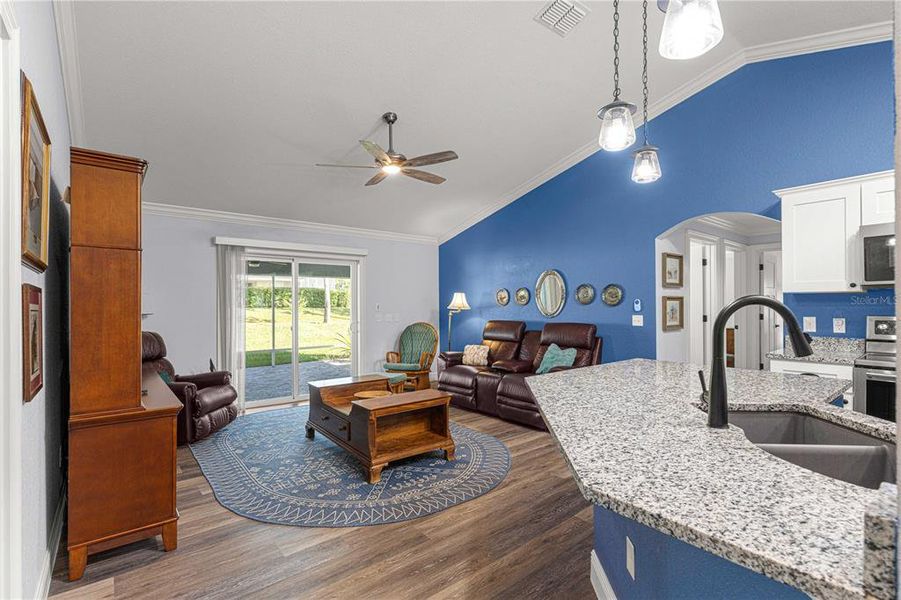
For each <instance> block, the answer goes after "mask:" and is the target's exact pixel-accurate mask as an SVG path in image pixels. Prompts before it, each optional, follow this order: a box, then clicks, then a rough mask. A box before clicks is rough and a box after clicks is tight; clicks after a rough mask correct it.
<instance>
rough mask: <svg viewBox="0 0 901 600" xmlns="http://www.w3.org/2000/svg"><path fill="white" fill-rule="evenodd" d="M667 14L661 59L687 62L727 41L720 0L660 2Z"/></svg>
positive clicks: (673, 0) (661, 38) (664, 0)
mask: <svg viewBox="0 0 901 600" xmlns="http://www.w3.org/2000/svg"><path fill="white" fill-rule="evenodd" d="M657 6H658V7H659V8H660V10H662V11H664V12H665V13H666V18H665V19H664V20H663V32H662V33H661V34H660V46H659V51H660V56H662V57H663V58H670V59H673V60H686V59H689V58H695V57H696V56H701V55H702V54H704V53H705V52H707V51H709V50H711V49H712V48H713V47H714V46H716V45H717V44H719V43H720V40H722V39H723V19H722V18H721V17H720V8H719V6H718V5H717V3H716V0H669V1H668V2H667V0H657Z"/></svg>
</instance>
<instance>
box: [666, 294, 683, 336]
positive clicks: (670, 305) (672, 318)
mask: <svg viewBox="0 0 901 600" xmlns="http://www.w3.org/2000/svg"><path fill="white" fill-rule="evenodd" d="M662 304H663V305H662V309H663V310H662V312H661V314H662V323H663V331H675V330H678V329H682V328H683V327H684V326H685V324H684V323H685V321H684V317H683V313H684V312H685V299H684V298H683V297H682V296H664V297H663V299H662Z"/></svg>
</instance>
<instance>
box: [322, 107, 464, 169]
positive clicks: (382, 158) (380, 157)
mask: <svg viewBox="0 0 901 600" xmlns="http://www.w3.org/2000/svg"><path fill="white" fill-rule="evenodd" d="M382 119H383V120H384V121H385V123H387V124H388V151H387V152H386V151H385V150H382V147H381V146H379V145H378V144H376V143H375V142H370V141H369V140H360V145H361V146H363V149H364V150H366V152H368V153H369V154H371V155H372V157H373V158H375V164H374V165H365V166H364V165H324V164H318V163H317V164H316V166H317V167H343V168H345V169H378V170H379V172H378V173H376V174H375V175H373V176H372V178H371V179H370V180H369V181H367V182H366V184H365V185H375V184H377V183H379V182H381V181H382V180H383V179H385V178H386V177H388V176H389V175H396V174H398V173H400V174H401V175H406V176H407V177H412V178H413V179H418V180H420V181H425V182H426V183H434V184H439V183H444V182H445V181H447V180H446V179H445V178H444V177H439V176H438V175H435V174H434V173H428V172H426V171H420V170H419V169H414V168H412V167H424V166H426V165H436V164H438V163H443V162H447V161H449V160H456V159H457V158H458V157H457V153H456V152H454V151H453V150H445V151H444V152H435V153H434V154H424V155H422V156H417V157H415V158H407V157H406V156H404V155H403V154H400V153H399V152H395V151H394V131H393V129H392V128H393V126H394V123H395V122H396V121H397V115H396V114H395V113H393V112H386V113H385V114H383V115H382Z"/></svg>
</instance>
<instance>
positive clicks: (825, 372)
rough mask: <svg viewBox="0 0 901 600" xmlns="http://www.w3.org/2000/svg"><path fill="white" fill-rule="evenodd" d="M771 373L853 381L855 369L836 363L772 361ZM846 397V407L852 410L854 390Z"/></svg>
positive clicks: (848, 392)
mask: <svg viewBox="0 0 901 600" xmlns="http://www.w3.org/2000/svg"><path fill="white" fill-rule="evenodd" d="M770 371H772V372H773V373H789V374H791V375H815V376H817V377H826V378H828V379H847V380H848V381H851V379H852V376H853V373H854V367H852V366H851V365H837V364H835V363H819V362H810V361H801V360H779V359H771V360H770ZM843 395H844V397H845V402H844V407H845V408H848V409H851V407H852V406H853V405H854V393H853V388H848V389H847V390H846V391H845V392H843Z"/></svg>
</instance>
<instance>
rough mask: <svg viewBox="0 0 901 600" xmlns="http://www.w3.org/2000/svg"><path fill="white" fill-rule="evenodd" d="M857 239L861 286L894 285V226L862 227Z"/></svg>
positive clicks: (886, 224)
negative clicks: (858, 242) (861, 278)
mask: <svg viewBox="0 0 901 600" xmlns="http://www.w3.org/2000/svg"><path fill="white" fill-rule="evenodd" d="M858 239H859V240H860V246H859V248H858V255H859V257H860V258H859V260H860V261H861V263H862V264H861V267H862V268H861V274H862V277H863V281H862V282H861V283H862V285H864V286H889V285H895V224H894V223H882V224H880V225H864V226H863V227H861V228H860V234H859V238H858Z"/></svg>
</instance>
